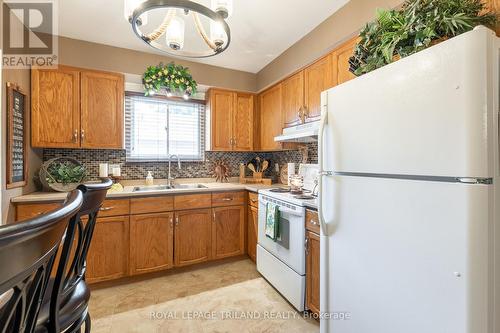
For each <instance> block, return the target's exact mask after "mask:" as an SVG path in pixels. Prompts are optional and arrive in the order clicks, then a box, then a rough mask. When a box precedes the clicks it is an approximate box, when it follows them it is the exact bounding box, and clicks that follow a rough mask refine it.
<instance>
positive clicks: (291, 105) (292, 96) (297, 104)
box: [282, 71, 304, 127]
mask: <svg viewBox="0 0 500 333" xmlns="http://www.w3.org/2000/svg"><path fill="white" fill-rule="evenodd" d="M282 106H283V124H284V127H290V126H294V125H298V124H300V123H301V116H300V112H301V111H302V110H303V108H304V71H300V72H298V73H297V74H295V75H293V76H291V77H289V78H288V79H286V80H284V81H283V83H282Z"/></svg>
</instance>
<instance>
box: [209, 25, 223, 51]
mask: <svg viewBox="0 0 500 333" xmlns="http://www.w3.org/2000/svg"><path fill="white" fill-rule="evenodd" d="M210 39H211V40H212V42H214V44H215V45H216V46H217V47H220V46H222V45H224V41H225V40H226V32H225V31H224V27H223V26H222V22H219V21H210Z"/></svg>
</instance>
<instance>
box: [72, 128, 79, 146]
mask: <svg viewBox="0 0 500 333" xmlns="http://www.w3.org/2000/svg"><path fill="white" fill-rule="evenodd" d="M77 142H78V130H77V129H75V132H74V133H73V143H77Z"/></svg>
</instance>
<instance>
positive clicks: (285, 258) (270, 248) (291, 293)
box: [257, 164, 319, 311]
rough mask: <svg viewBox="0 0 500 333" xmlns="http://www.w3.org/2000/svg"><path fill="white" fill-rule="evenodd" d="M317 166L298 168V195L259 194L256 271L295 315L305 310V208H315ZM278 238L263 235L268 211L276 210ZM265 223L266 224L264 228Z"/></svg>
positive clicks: (285, 191)
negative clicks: (292, 307)
mask: <svg viewBox="0 0 500 333" xmlns="http://www.w3.org/2000/svg"><path fill="white" fill-rule="evenodd" d="M318 170H319V169H318V165H316V164H301V165H300V166H299V173H298V175H295V176H294V177H297V179H298V178H300V182H298V183H297V184H299V183H300V184H299V185H300V187H301V191H300V194H294V193H292V192H291V188H283V187H276V188H271V189H268V190H260V191H259V217H258V225H259V227H258V236H257V242H258V244H257V270H258V271H259V272H260V273H261V274H262V276H264V278H265V279H266V280H267V281H269V283H271V284H272V285H273V286H274V287H275V288H276V289H277V290H278V291H279V292H280V293H281V294H282V295H283V296H284V297H285V298H286V299H287V300H288V301H289V302H290V303H291V304H292V305H293V306H294V307H295V308H296V309H297V310H298V311H304V307H305V283H306V282H305V281H306V279H305V274H306V266H305V265H306V261H305V260H306V259H305V245H304V244H305V218H306V206H310V207H315V205H316V197H315V196H313V195H312V193H313V190H314V187H315V182H316V181H317V177H318ZM276 208H277V210H278V212H279V214H277V216H278V217H277V221H275V224H276V225H275V227H276V229H277V230H279V235H277V237H274V239H273V238H270V237H269V236H268V235H266V227H269V221H268V209H276ZM266 223H267V224H266Z"/></svg>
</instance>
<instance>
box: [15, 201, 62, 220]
mask: <svg viewBox="0 0 500 333" xmlns="http://www.w3.org/2000/svg"><path fill="white" fill-rule="evenodd" d="M61 204H62V203H61V202H50V203H26V204H17V205H16V221H23V220H26V219H29V218H32V217H35V216H38V215H41V214H43V213H46V212H48V211H50V210H52V209H56V208H58V207H60V206H61Z"/></svg>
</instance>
